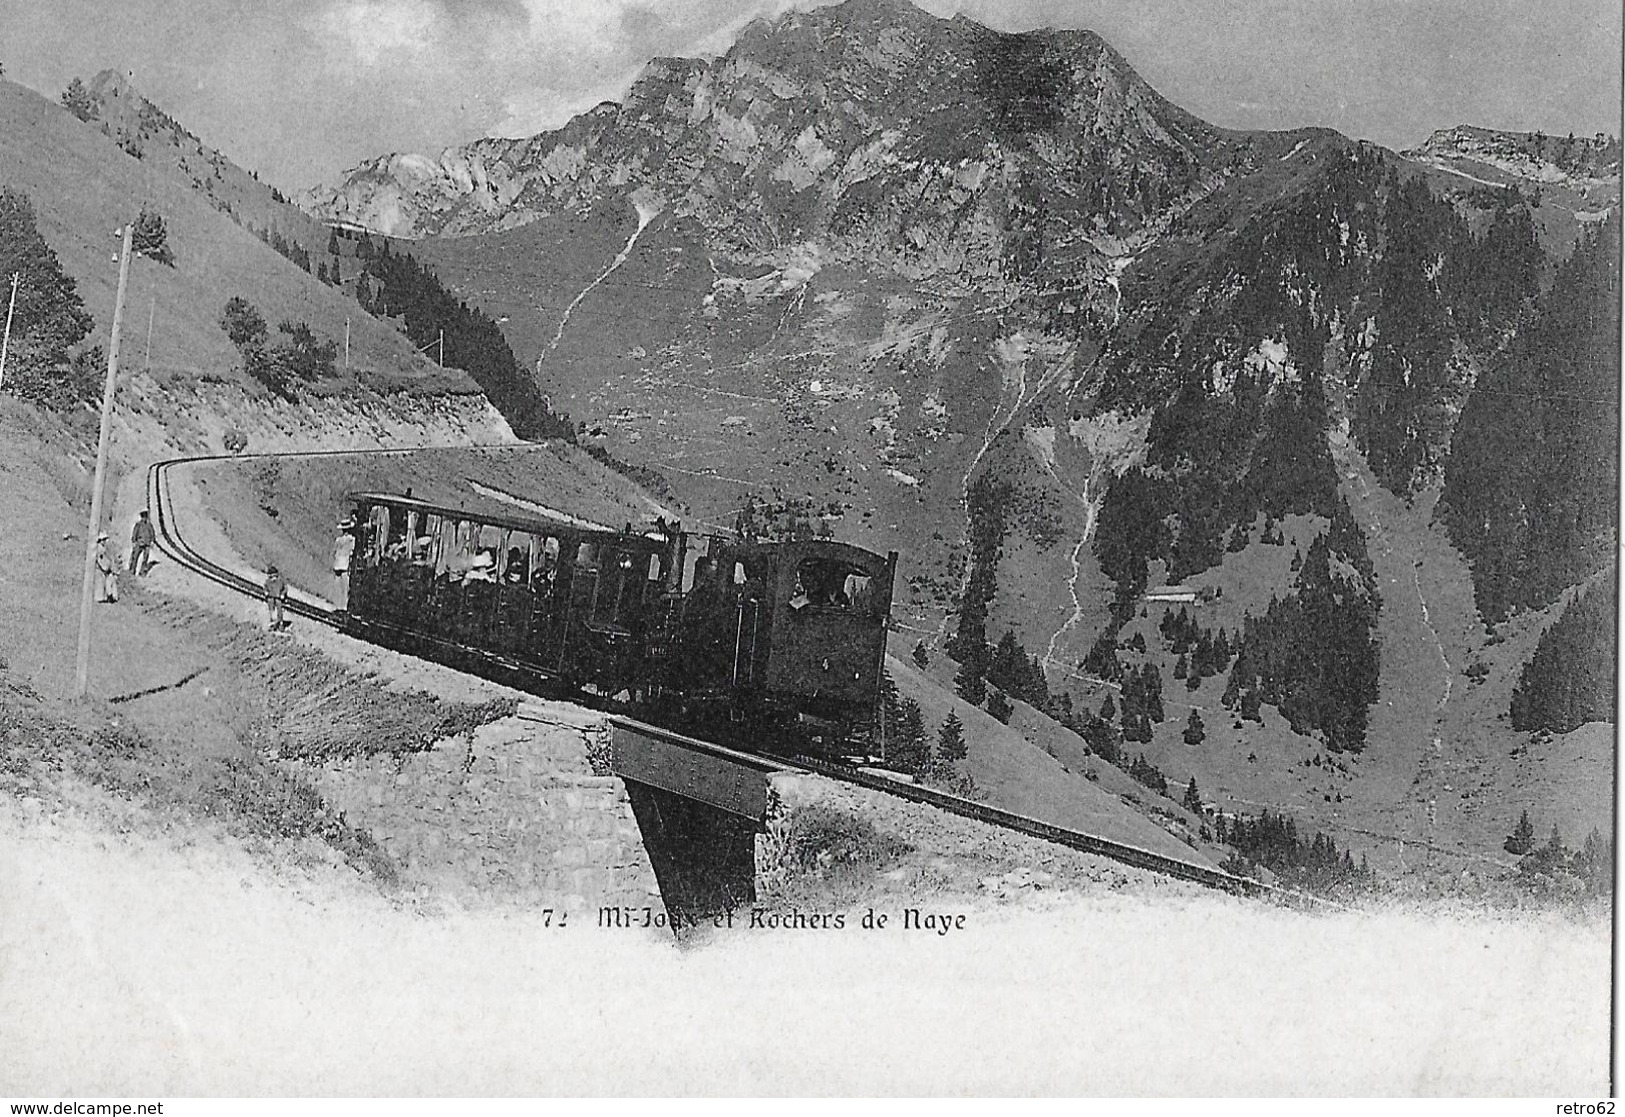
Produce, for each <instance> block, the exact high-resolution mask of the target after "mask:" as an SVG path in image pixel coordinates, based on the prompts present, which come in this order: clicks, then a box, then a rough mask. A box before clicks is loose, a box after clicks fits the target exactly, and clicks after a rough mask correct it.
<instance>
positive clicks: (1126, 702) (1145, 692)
mask: <svg viewBox="0 0 1625 1117" xmlns="http://www.w3.org/2000/svg"><path fill="white" fill-rule="evenodd" d="M1122 695H1123V708H1122V725H1123V739H1124V740H1125V741H1139V742H1141V743H1142V744H1144V743H1147V742H1149V741H1150V740H1151V727H1152V726H1153V725H1160V724H1161V723H1162V721H1163V719H1164V718H1165V717H1166V716H1167V714H1166V713H1164V711H1163V708H1162V672H1161V671H1159V670H1157V666H1156V664H1154V663H1142V664H1141V665H1140V666H1139V668H1138V669H1134V668H1130V669H1128V670H1126V671H1125V672H1124V673H1123V690H1122Z"/></svg>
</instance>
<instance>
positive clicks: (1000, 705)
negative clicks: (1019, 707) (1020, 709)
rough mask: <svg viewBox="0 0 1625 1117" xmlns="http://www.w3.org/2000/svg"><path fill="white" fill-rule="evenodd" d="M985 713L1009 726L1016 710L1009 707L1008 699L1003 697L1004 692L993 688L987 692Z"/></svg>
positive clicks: (1011, 706) (1013, 707)
mask: <svg viewBox="0 0 1625 1117" xmlns="http://www.w3.org/2000/svg"><path fill="white" fill-rule="evenodd" d="M987 712H988V713H990V714H992V715H993V716H994V717H996V718H998V719H999V720H1000V721H1001V722H1003V723H1004V724H1005V725H1009V724H1010V719H1011V717H1013V716H1014V715H1015V712H1016V708H1015V706H1013V705H1011V703H1010V699H1008V698H1006V697H1005V694H1004V691H1002V690H1000V689H998V688H997V687H993V688H991V689H990V690H989V691H988V692H987Z"/></svg>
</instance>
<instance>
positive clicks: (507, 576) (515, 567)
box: [502, 547, 529, 586]
mask: <svg viewBox="0 0 1625 1117" xmlns="http://www.w3.org/2000/svg"><path fill="white" fill-rule="evenodd" d="M526 565H527V564H526V562H525V552H524V551H523V550H522V549H520V548H519V547H509V548H508V565H507V570H506V572H505V573H504V574H503V577H502V580H503V581H504V582H506V583H507V584H508V585H510V586H522V585H524V584H525V582H526V581H527V580H528V579H529V571H528V570H527V569H526Z"/></svg>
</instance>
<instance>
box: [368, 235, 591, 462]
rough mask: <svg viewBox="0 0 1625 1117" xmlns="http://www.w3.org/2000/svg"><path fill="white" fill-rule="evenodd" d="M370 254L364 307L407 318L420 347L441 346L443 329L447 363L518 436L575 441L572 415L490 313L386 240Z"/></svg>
mask: <svg viewBox="0 0 1625 1117" xmlns="http://www.w3.org/2000/svg"><path fill="white" fill-rule="evenodd" d="M369 243H370V242H369ZM367 256H368V258H367V259H366V274H367V275H368V276H369V277H370V278H371V281H372V282H369V283H367V284H366V285H364V286H363V287H362V288H361V289H360V290H359V291H358V297H361V298H362V299H363V302H362V306H363V309H365V310H367V311H369V312H370V313H372V314H376V315H379V316H387V317H400V318H402V319H404V321H405V323H406V333H407V336H408V337H410V338H411V339H412V341H413V342H414V343H415V344H417V345H418V346H419V347H420V348H427V347H429V346H431V345H436V346H437V345H438V343H439V342H440V339H441V332H442V331H444V335H445V361H444V363H445V364H446V365H447V366H448V367H451V368H460V369H462V370H464V371H465V372H467V373H468V374H469V376H471V377H472V378H473V379H474V382H475V383H476V384H478V385H479V386H480V390H481V391H483V392H484V393H485V396H486V398H487V399H489V400H490V401H491V404H492V406H493V407H495V408H496V409H497V410H498V411H500V412H501V413H502V417H503V418H504V419H506V420H508V425H509V426H510V427H512V428H513V432H514V433H515V434H517V435H518V436H519V437H521V438H526V439H532V440H535V439H543V438H563V439H567V440H570V441H574V439H575V428H574V427H573V426H572V425H571V423H570V421H569V419H568V418H566V417H563V416H561V415H559V414H558V413H557V412H555V411H554V410H553V409H552V408H551V407H550V406H549V405H548V402H547V400H546V398H545V397H544V396H543V395H542V393H541V390H540V389H539V388H538V387H537V386H536V382H535V380H533V379H532V378H531V376H530V375H529V374H528V373H527V372H526V371H525V370H524V369H523V368H521V367H520V365H519V361H518V360H517V359H516V358H515V357H514V355H513V350H512V349H511V348H509V346H508V339H507V338H505V337H504V336H503V335H502V330H501V329H500V328H499V327H498V326H497V324H496V323H495V322H494V321H492V320H491V318H490V317H489V316H487V315H486V314H484V313H482V312H481V311H479V310H475V309H473V308H471V307H470V306H469V305H468V304H467V303H465V302H463V301H462V300H461V299H458V298H457V297H456V296H455V295H453V294H452V293H451V292H450V291H448V290H446V288H445V287H443V286H442V285H441V283H440V280H439V279H438V278H436V277H435V274H434V273H433V272H432V271H430V270H429V269H428V268H426V267H424V266H423V265H422V264H420V263H418V262H417V260H416V259H415V258H413V257H412V256H410V255H403V254H401V253H397V252H392V251H390V248H389V243H388V242H387V241H386V242H384V244H383V246H382V247H381V248H379V249H378V250H377V251H376V252H369V253H368V254H367Z"/></svg>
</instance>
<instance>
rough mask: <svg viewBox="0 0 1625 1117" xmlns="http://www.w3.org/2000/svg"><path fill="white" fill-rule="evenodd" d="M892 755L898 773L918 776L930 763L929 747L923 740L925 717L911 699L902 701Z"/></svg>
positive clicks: (916, 703) (917, 704)
mask: <svg viewBox="0 0 1625 1117" xmlns="http://www.w3.org/2000/svg"><path fill="white" fill-rule="evenodd" d="M894 755H895V757H896V767H897V768H898V770H899V771H903V772H907V773H909V774H910V775H918V774H919V773H920V772H922V771H924V770H925V769H926V767H928V766H929V765H930V763H931V746H930V745H929V744H928V743H927V742H926V739H925V715H924V714H923V713H922V712H921V710H920V704H919V703H918V702H916V701H914V699H912V698H905V699H903V716H902V721H901V723H900V724H899V725H898V728H897V747H896V749H895V752H894Z"/></svg>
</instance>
